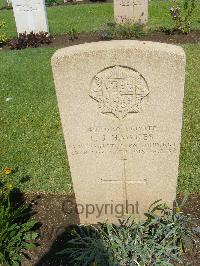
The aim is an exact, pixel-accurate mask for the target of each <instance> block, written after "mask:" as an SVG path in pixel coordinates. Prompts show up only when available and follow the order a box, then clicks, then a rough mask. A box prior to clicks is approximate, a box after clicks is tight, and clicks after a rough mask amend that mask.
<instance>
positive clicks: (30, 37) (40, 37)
mask: <svg viewBox="0 0 200 266" xmlns="http://www.w3.org/2000/svg"><path fill="white" fill-rule="evenodd" d="M51 42H52V37H51V36H49V35H48V33H47V32H39V33H34V32H31V33H29V34H27V33H22V34H19V36H18V37H17V38H16V39H13V40H11V41H10V42H9V46H10V49H16V50H20V49H25V48H28V47H32V48H36V47H39V46H42V45H43V44H49V43H51Z"/></svg>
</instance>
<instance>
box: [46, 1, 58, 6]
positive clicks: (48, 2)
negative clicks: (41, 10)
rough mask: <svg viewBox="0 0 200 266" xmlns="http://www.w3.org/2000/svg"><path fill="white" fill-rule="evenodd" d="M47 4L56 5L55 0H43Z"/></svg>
mask: <svg viewBox="0 0 200 266" xmlns="http://www.w3.org/2000/svg"><path fill="white" fill-rule="evenodd" d="M45 4H46V5H47V6H53V5H57V0H45Z"/></svg>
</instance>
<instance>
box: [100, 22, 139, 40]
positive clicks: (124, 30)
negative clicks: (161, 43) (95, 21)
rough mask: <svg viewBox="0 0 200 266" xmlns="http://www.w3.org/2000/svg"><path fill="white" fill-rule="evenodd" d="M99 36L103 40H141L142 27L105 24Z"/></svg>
mask: <svg viewBox="0 0 200 266" xmlns="http://www.w3.org/2000/svg"><path fill="white" fill-rule="evenodd" d="M100 35H101V38H102V39H103V40H109V39H114V38H117V39H131V38H141V37H142V36H143V35H144V30H143V26H142V25H140V24H137V23H131V22H124V23H121V24H117V23H107V25H106V26H105V27H104V28H103V29H102V30H101V32H100Z"/></svg>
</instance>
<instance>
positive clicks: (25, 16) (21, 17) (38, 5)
mask: <svg viewBox="0 0 200 266" xmlns="http://www.w3.org/2000/svg"><path fill="white" fill-rule="evenodd" d="M12 5H13V12H14V16H15V22H16V27H17V32H18V33H24V32H26V33H30V32H32V31H33V32H35V33H37V32H41V31H43V32H49V27H48V20H47V14H46V7H45V0H12Z"/></svg>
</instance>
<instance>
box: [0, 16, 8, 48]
mask: <svg viewBox="0 0 200 266" xmlns="http://www.w3.org/2000/svg"><path fill="white" fill-rule="evenodd" d="M5 25H6V24H5V22H4V21H3V20H2V21H1V20H0V46H2V45H3V44H4V43H5V42H6V41H7V36H6V34H5V32H4V29H5Z"/></svg>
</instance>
